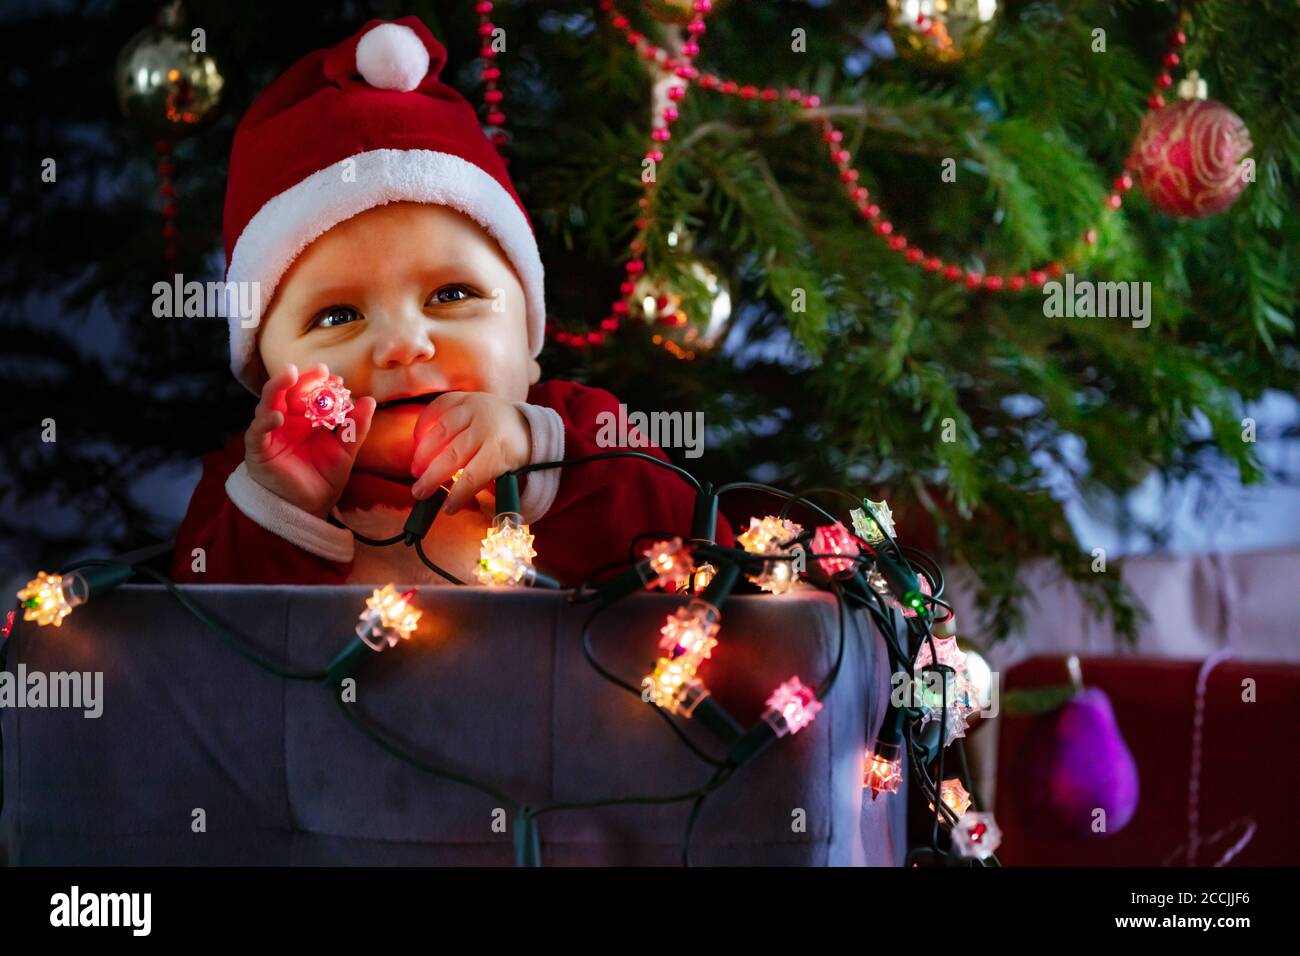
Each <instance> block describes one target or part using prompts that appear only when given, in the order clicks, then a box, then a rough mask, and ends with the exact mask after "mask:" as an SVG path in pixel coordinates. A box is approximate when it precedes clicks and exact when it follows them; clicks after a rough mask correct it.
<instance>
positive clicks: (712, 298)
mask: <svg viewBox="0 0 1300 956" xmlns="http://www.w3.org/2000/svg"><path fill="white" fill-rule="evenodd" d="M685 271H687V272H689V273H690V274H691V276H692V277H694V278H695V279H696V280H698V281H699V283H700V284H701V285H702V286H703V287H704V288H705V290H706V291H707V293H708V296H709V305H708V314H707V315H699V316H691V315H688V314H687V312H686V305H685V303H684V302H683V297H682V296H681V295H679V294H678V293H676V292H675V291H674V290H673V289H672V288H671V287H670V285H669V283H667V282H666V281H664V280H663V279H659V278H656V277H653V276H647V275H643V276H642V277H641V278H640V279H639V280H638V281H637V284H636V288H635V289H634V290H633V292H632V301H631V303H630V304H629V309H628V311H629V312H630V314H631V315H632V316H633V317H634V318H638V319H640V320H641V321H643V322H645V323H646V325H647V326H648V327H649V329H650V332H651V335H652V337H653V340H654V343H655V344H656V345H659V346H662V347H663V348H664V349H666V350H667V351H669V352H671V353H672V354H673V355H675V356H676V357H677V358H681V359H689V358H694V357H695V355H696V353H699V352H707V351H708V350H709V349H711V348H713V347H714V346H715V345H717V344H718V342H719V341H720V340H721V338H722V336H723V334H724V333H725V331H726V328H727V324H728V322H729V320H730V319H731V290H730V289H729V288H728V287H727V282H726V280H725V279H723V278H721V277H720V276H719V275H718V274H717V272H715V271H714V270H713V269H712V268H711V267H710V266H709V265H707V264H706V263H704V262H703V261H702V260H699V259H694V260H692V261H690V262H689V263H687V265H686V267H685Z"/></svg>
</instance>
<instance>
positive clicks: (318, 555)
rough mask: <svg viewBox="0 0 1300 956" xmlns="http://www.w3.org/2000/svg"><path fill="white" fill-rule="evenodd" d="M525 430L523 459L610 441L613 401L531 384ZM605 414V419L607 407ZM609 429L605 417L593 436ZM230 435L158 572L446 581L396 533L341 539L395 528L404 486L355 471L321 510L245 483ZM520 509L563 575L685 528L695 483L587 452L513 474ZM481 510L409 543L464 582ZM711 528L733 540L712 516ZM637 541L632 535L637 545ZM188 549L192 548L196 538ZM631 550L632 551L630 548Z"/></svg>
mask: <svg viewBox="0 0 1300 956" xmlns="http://www.w3.org/2000/svg"><path fill="white" fill-rule="evenodd" d="M519 407H520V409H521V410H522V411H523V412H524V415H525V417H526V418H527V419H528V423H529V426H530V430H531V433H532V461H533V462H543V461H560V460H566V461H571V460H574V459H577V458H582V457H584V456H587V455H594V454H598V453H601V452H608V451H611V450H613V449H612V447H611V446H610V445H608V444H601V443H600V442H598V440H597V436H598V435H600V434H602V423H605V422H608V421H610V419H607V418H605V417H604V416H603V415H602V413H607V414H609V415H613V416H618V415H619V414H620V406H619V402H618V400H617V399H616V398H615V397H614V396H613V395H611V394H610V393H609V392H606V391H604V390H602V389H597V388H588V387H586V386H583V385H577V384H575V383H573V382H562V381H551V382H542V383H539V384H537V385H534V386H533V387H532V388H531V389H530V390H529V393H528V401H527V402H520V403H519ZM615 420H616V419H615ZM609 431H610V429H608V428H605V429H604V433H605V434H606V435H607V434H608V433H609ZM627 437H628V440H629V443H630V444H629V445H628V446H624V447H629V448H631V450H635V451H641V452H643V453H646V454H650V455H653V456H654V457H656V458H660V459H662V460H664V461H667V456H665V455H664V453H663V452H662V451H661V450H660V449H658V448H656V447H654V446H648V447H647V446H646V445H642V444H640V443H641V442H643V441H644V436H642V435H640V433H638V432H636V431H635V429H631V430H629V432H628V436H627ZM243 460H244V436H243V435H242V434H240V435H236V436H235V437H234V438H232V439H231V440H230V441H229V442H228V443H227V444H226V446H225V447H224V448H222V449H221V450H220V451H217V452H213V453H212V454H210V455H208V456H207V457H206V458H204V461H203V475H202V477H201V478H200V479H199V483H198V486H197V487H196V488H195V490H194V495H193V497H192V498H191V500H190V506H189V510H188V512H187V513H186V515H185V519H184V521H182V523H181V526H180V529H179V531H178V532H177V537H176V558H175V563H174V566H173V568H172V578H173V580H175V581H178V582H188V583H198V584H218V583H221V584H344V583H352V584H375V585H382V584H387V583H389V582H392V583H394V584H446V583H448V582H447V581H446V580H445V579H444V578H443V577H441V576H440V575H438V574H436V573H435V572H434V571H432V570H431V569H429V568H428V567H427V566H426V565H425V564H424V563H423V562H422V561H420V559H419V557H418V556H417V555H416V553H415V549H414V548H412V547H407V546H406V545H404V544H401V543H400V542H399V543H398V544H394V545H389V546H386V547H375V546H371V545H367V544H364V543H362V542H360V541H357V540H355V539H354V537H353V534H352V532H353V531H356V532H358V533H360V534H362V535H364V536H366V537H368V538H374V539H384V538H389V537H392V536H393V535H396V534H399V533H400V532H401V530H402V525H403V524H404V523H405V522H406V517H407V514H408V513H409V512H410V510H411V507H412V506H413V505H414V504H415V499H414V498H412V496H411V491H410V487H409V486H408V485H405V484H402V483H400V482H397V481H391V480H387V479H384V478H381V477H379V476H376V475H371V474H366V473H360V472H356V473H354V474H353V478H352V480H351V481H350V482H349V484H348V486H347V488H346V490H345V491H344V493H343V496H342V497H341V498H340V499H339V502H338V504H337V505H336V506H335V508H334V509H333V511H332V512H331V517H332V518H333V519H334V520H335V521H336V522H337V523H333V522H330V521H326V520H323V519H321V518H318V517H316V516H315V515H312V514H309V513H308V512H305V511H303V510H302V509H300V508H298V507H296V506H295V505H292V504H290V503H289V502H287V501H285V500H284V499H282V498H280V497H279V496H278V495H276V494H275V493H273V492H271V491H270V490H268V489H266V488H264V487H263V486H261V485H259V484H258V483H257V482H256V481H254V480H253V479H252V477H251V476H249V474H248V472H247V470H246V469H245V468H244V467H243ZM520 492H521V493H520V509H521V512H522V516H523V519H524V521H525V522H526V523H527V524H528V525H529V527H530V530H531V531H532V533H533V534H534V536H535V538H534V541H533V547H534V548H535V549H536V550H537V557H536V559H535V560H534V564H535V565H536V566H537V568H538V569H539V570H541V571H544V572H546V573H547V574H549V575H551V576H552V577H554V578H557V579H558V580H559V581H560V582H561V583H562V584H565V585H574V584H577V583H578V582H580V581H582V580H584V579H586V578H587V577H589V576H590V575H591V574H593V573H594V572H595V571H596V570H597V569H599V568H602V567H604V566H605V565H609V564H614V563H617V562H621V561H626V560H627V559H628V557H629V551H628V549H629V545H631V544H632V542H633V539H634V538H636V536H637V535H641V534H647V535H648V534H652V533H653V534H660V535H664V536H672V535H677V536H680V537H682V538H688V537H689V536H690V533H691V518H692V515H693V511H694V504H695V491H694V489H693V488H692V487H691V486H690V485H689V484H687V483H686V482H685V481H684V480H683V479H682V478H680V477H679V476H677V475H675V474H673V473H672V472H670V471H668V470H667V469H664V468H658V467H656V466H654V465H651V464H650V463H649V462H644V461H639V460H636V459H617V458H616V459H610V460H607V461H596V462H592V463H590V464H585V465H581V466H578V467H574V468H554V469H547V470H542V471H535V472H531V473H529V474H527V475H525V476H524V477H523V479H522V484H521V489H520ZM491 520H492V515H491V514H490V513H488V512H486V511H482V510H480V511H475V510H473V508H464V509H462V510H461V511H460V512H459V513H457V514H455V515H439V516H438V517H437V519H436V520H435V521H434V523H433V525H432V527H431V528H430V529H429V532H428V534H427V535H426V536H425V538H424V541H423V547H424V550H425V553H426V554H427V555H428V556H429V558H430V560H432V561H433V562H434V563H436V564H438V565H439V566H440V567H442V568H444V569H445V570H447V571H449V572H450V573H452V574H454V575H455V576H456V577H458V578H460V579H461V580H463V581H466V582H467V583H474V581H475V579H474V576H473V569H474V566H475V565H476V564H477V561H478V553H479V543H480V541H481V540H482V538H483V534H484V533H485V532H486V530H487V528H488V526H489V525H490V524H491ZM715 531H716V540H717V541H718V542H719V543H720V544H724V545H727V546H732V545H733V544H734V539H733V537H732V533H731V530H730V528H729V527H728V526H727V523H726V521H725V520H724V519H722V518H719V521H718V525H717V528H716V529H715ZM648 543H649V541H648V540H646V541H643V542H641V544H642V545H646V544H648ZM200 549H201V550H200ZM639 550H640V549H638V551H639Z"/></svg>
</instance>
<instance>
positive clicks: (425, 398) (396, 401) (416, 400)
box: [375, 392, 447, 410]
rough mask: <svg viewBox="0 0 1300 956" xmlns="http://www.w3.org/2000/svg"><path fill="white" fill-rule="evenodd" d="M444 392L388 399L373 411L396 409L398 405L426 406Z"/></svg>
mask: <svg viewBox="0 0 1300 956" xmlns="http://www.w3.org/2000/svg"><path fill="white" fill-rule="evenodd" d="M445 394H447V393H446V392H426V393H425V394H424V395H407V396H406V397H405V398H390V399H389V400H388V401H386V402H379V403H378V404H377V405H376V406H375V409H376V410H379V409H383V408H397V407H398V406H400V405H428V404H430V403H431V402H432V401H433V400H434V399H435V398H437V397H438V396H440V395H445Z"/></svg>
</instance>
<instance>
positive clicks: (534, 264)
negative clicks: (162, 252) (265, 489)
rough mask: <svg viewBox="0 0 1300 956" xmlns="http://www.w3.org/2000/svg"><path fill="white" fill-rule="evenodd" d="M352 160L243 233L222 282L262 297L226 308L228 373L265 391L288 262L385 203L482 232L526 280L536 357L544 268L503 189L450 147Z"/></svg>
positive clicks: (269, 206)
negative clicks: (440, 215) (261, 336)
mask: <svg viewBox="0 0 1300 956" xmlns="http://www.w3.org/2000/svg"><path fill="white" fill-rule="evenodd" d="M368 35H369V34H367V36H368ZM362 39H364V37H363V38H362ZM351 160H352V162H354V163H355V168H354V172H355V176H349V177H348V181H344V177H343V176H342V172H341V171H342V164H341V163H336V164H334V165H331V166H326V167H325V168H324V169H321V170H317V171H316V172H314V173H312V174H311V175H310V176H308V177H307V178H306V179H304V180H303V181H302V182H300V183H298V184H297V185H296V186H293V187H291V188H289V189H286V190H285V191H284V192H282V193H280V195H278V196H276V197H275V198H274V199H271V200H269V201H268V202H267V203H266V205H264V206H263V207H262V208H261V209H259V210H258V211H257V214H256V215H255V216H253V218H252V219H250V220H249V222H248V225H247V226H245V227H244V231H243V232H242V233H240V236H239V239H238V241H237V242H236V243H235V249H234V252H233V253H231V256H230V268H229V269H228V270H227V271H226V281H227V283H236V282H257V283H259V288H258V292H259V294H258V295H256V296H252V297H251V299H252V301H253V303H254V308H253V310H252V312H253V314H252V315H251V316H249V317H247V318H244V317H241V316H240V315H239V314H238V310H234V309H231V310H229V312H228V315H229V324H230V369H231V371H232V372H234V373H235V377H236V378H237V379H239V381H240V382H242V383H243V384H244V386H245V387H247V388H248V389H249V390H251V391H252V392H253V393H254V394H257V393H258V392H260V391H261V387H262V384H263V381H262V379H261V377H260V373H259V368H260V367H259V366H258V364H257V363H256V362H254V361H253V360H254V357H255V354H256V351H257V328H258V326H259V325H260V324H261V321H262V315H263V314H264V313H265V311H266V307H267V305H268V304H269V303H270V302H271V299H272V297H273V296H274V295H275V289H276V286H277V285H279V282H280V279H281V278H282V277H283V276H284V273H285V271H286V270H287V269H288V268H289V266H290V265H291V264H292V263H293V261H294V260H295V259H297V258H298V256H299V255H300V254H301V253H302V251H303V250H304V249H306V248H307V246H308V245H309V244H311V243H312V242H313V241H314V240H316V239H317V238H319V237H320V236H322V235H324V234H325V233H326V232H328V231H329V230H330V229H332V228H334V227H335V226H337V225H338V224H339V223H341V222H345V221H346V220H348V219H351V218H352V217H353V216H357V215H360V214H361V213H363V212H365V211H366V210H367V209H373V208H375V207H376V206H383V205H386V204H388V203H391V202H420V203H431V204H433V205H438V206H450V207H451V208H452V209H455V210H457V211H459V212H462V213H464V214H465V215H466V216H469V217H470V218H471V219H473V220H474V221H475V222H477V223H478V224H479V225H480V226H482V227H483V228H484V229H485V230H487V232H488V233H489V234H490V235H491V236H492V238H494V239H495V240H496V241H497V242H498V243H499V244H500V246H501V249H502V251H503V252H505V254H506V257H507V258H508V259H509V260H510V263H511V265H513V266H514V269H515V272H516V273H517V274H518V276H519V281H520V283H521V284H522V285H523V289H524V301H525V302H526V304H527V309H528V314H527V322H528V350H529V354H530V355H532V356H533V357H534V358H536V357H537V355H538V354H539V353H540V352H541V350H542V341H543V336H544V333H545V327H546V299H545V295H544V289H543V286H544V284H545V274H544V271H543V269H542V258H541V254H540V253H539V252H538V251H537V240H536V239H535V238H534V236H533V230H532V228H531V227H530V226H529V225H528V220H527V219H526V218H525V216H524V214H523V211H522V210H520V208H519V206H518V204H517V203H516V202H515V201H514V199H513V198H511V196H510V194H509V193H508V192H506V190H505V188H504V187H503V186H502V185H501V184H500V183H499V182H497V181H496V180H495V179H493V178H492V177H491V176H490V175H489V174H488V173H486V172H484V171H483V170H482V169H480V168H479V167H478V166H476V165H474V164H473V163H471V162H469V161H468V160H465V159H461V158H460V157H459V156H453V155H452V154H450V153H442V152H435V151H433V150H428V149H375V150H371V151H369V152H365V153H358V154H357V155H356V156H353V157H351ZM228 288H234V286H228Z"/></svg>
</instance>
